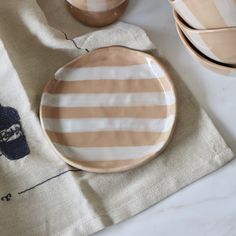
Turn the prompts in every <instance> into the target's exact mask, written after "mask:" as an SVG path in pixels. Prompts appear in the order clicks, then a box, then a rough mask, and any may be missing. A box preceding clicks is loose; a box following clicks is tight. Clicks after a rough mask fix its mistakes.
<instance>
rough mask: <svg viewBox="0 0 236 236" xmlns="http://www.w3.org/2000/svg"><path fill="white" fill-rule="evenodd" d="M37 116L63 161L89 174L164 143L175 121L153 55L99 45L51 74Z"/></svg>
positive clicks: (129, 161)
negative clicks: (53, 74) (51, 77)
mask: <svg viewBox="0 0 236 236" xmlns="http://www.w3.org/2000/svg"><path fill="white" fill-rule="evenodd" d="M40 117H41V123H42V126H43V128H44V130H45V131H46V134H47V136H48V137H49V139H50V140H51V142H52V143H53V145H54V147H55V148H56V150H57V151H58V152H59V153H60V156H61V157H62V158H63V159H64V161H65V162H67V163H69V164H70V165H72V166H74V167H77V168H81V169H84V170H87V171H93V172H116V171H123V170H127V169H130V168H133V167H136V166H138V165H141V164H143V163H144V162H146V161H148V160H150V159H152V158H154V157H155V156H156V154H157V153H159V152H160V151H162V150H163V148H164V147H165V146H166V145H167V143H168V141H169V139H170V137H171V134H172V131H173V128H174V124H175V119H176V97H175V91H174V87H173V84H172V82H171V80H170V78H169V77H168V76H167V74H166V73H165V71H164V69H163V68H162V66H161V65H160V64H159V63H158V61H157V60H156V59H155V58H153V57H152V56H150V55H148V54H146V53H143V52H138V51H134V50H131V49H127V48H124V47H117V46H114V47H108V48H102V49H97V50H94V51H92V52H90V53H88V54H86V55H84V56H81V57H79V58H77V59H75V60H74V61H72V62H70V63H69V64H67V65H65V66H64V67H62V68H60V69H59V70H58V71H57V72H56V74H55V77H54V78H53V79H51V80H50V81H49V83H48V84H47V86H46V88H45V90H44V92H43V95H42V100H41V108H40Z"/></svg>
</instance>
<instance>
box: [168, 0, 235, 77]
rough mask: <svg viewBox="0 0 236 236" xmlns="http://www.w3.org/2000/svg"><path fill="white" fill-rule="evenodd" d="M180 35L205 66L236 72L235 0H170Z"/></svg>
mask: <svg viewBox="0 0 236 236" xmlns="http://www.w3.org/2000/svg"><path fill="white" fill-rule="evenodd" d="M169 2H170V3H171V4H172V6H173V8H174V17H175V22H176V27H177V31H178V33H179V36H180V38H181V40H182V42H183V43H184V45H185V46H186V48H187V49H188V50H189V51H190V53H191V54H192V55H193V56H194V57H195V58H197V60H198V61H199V62H200V63H201V64H203V65H204V66H206V67H207V68H209V69H211V70H213V71H215V72H218V73H222V74H226V75H236V1H235V0H224V1H223V0H169Z"/></svg>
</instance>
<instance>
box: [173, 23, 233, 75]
mask: <svg viewBox="0 0 236 236" xmlns="http://www.w3.org/2000/svg"><path fill="white" fill-rule="evenodd" d="M176 28H177V31H178V34H179V36H180V39H181V41H182V42H183V44H184V45H185V47H186V48H187V49H188V51H189V52H190V54H191V55H192V56H193V57H194V58H196V59H197V60H198V61H199V62H200V63H201V64H202V65H203V66H205V67H206V68H207V69H209V70H212V71H214V72H216V73H219V74H223V75H229V76H236V67H233V66H229V65H224V64H222V63H218V62H216V61H213V60H211V59H210V58H207V57H206V56H204V55H203V54H202V53H201V52H200V51H198V49H197V48H195V47H194V45H192V44H191V42H190V41H189V40H188V39H187V37H186V36H185V35H184V33H183V32H182V31H181V28H180V27H179V26H178V24H176Z"/></svg>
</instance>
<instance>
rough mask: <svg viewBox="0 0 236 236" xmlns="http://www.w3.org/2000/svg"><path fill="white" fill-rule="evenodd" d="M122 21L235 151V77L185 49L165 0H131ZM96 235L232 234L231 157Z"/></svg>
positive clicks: (235, 200)
mask: <svg viewBox="0 0 236 236" xmlns="http://www.w3.org/2000/svg"><path fill="white" fill-rule="evenodd" d="M122 20H123V21H126V22H128V23H133V24H136V25H139V26H141V27H142V28H143V29H145V31H146V32H147V33H148V35H149V36H150V38H151V39H152V41H153V42H154V43H155V44H156V45H157V46H158V48H159V51H160V52H161V54H162V55H163V56H164V57H165V58H167V59H168V60H169V62H170V63H171V64H172V65H173V66H174V68H175V69H176V70H177V72H178V73H179V74H180V75H181V76H182V78H183V80H184V81H185V82H186V84H187V85H188V87H189V88H190V90H191V91H192V93H193V94H194V95H195V97H196V98H197V100H198V101H199V102H200V103H201V105H202V106H203V107H204V108H205V109H206V111H207V112H208V114H209V115H210V116H211V118H212V120H213V121H214V123H215V125H216V127H217V128H218V129H219V131H220V132H221V134H222V135H223V137H224V138H225V140H226V142H227V143H228V145H229V146H230V147H231V148H232V149H233V151H234V152H235V153H236V77H235V78H233V77H226V76H221V75H218V74H215V73H213V72H211V71H209V70H207V69H205V68H203V67H202V66H201V65H199V64H198V63H197V62H196V61H195V60H194V59H192V58H191V56H190V55H189V54H188V53H187V51H186V50H185V48H184V46H183V45H182V44H181V42H180V39H179V38H178V35H177V32H176V30H175V25H174V20H173V17H172V12H171V7H170V6H169V4H168V1H167V0H133V1H132V0H131V3H130V6H129V8H128V11H127V12H126V14H125V15H124V17H123V19H122ZM96 235H98V236H108V235H109V236H110V235H112V236H116V235H117V236H120V235H122V236H126V235H127V236H131V235H135V236H139V235H140V236H143V235H148V236H157V235H161V236H169V235H171V236H172V235H175V236H180V235H181V236H189V235H191V236H203V235H204V236H235V235H236V160H234V161H232V162H231V163H229V164H228V165H227V166H225V167H224V168H222V169H220V170H218V171H217V172H215V173H213V174H211V175H209V176H207V177H205V178H203V179H201V180H199V181H197V182H196V183H193V184H191V185H190V186H188V187H186V188H185V189H183V190H181V191H179V192H178V193H176V194H174V195H173V196H171V197H169V198H168V199H166V200H164V201H162V202H161V203H159V204H157V205H155V206H153V207H152V208H150V209H148V210H146V211H145V212H143V213H141V214H139V215H137V216H135V217H133V218H131V219H129V220H127V221H125V222H122V223H120V224H118V225H115V226H112V227H110V228H108V229H106V230H104V231H102V232H100V233H98V234H96Z"/></svg>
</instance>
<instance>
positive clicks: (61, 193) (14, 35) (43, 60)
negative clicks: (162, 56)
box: [0, 0, 233, 236]
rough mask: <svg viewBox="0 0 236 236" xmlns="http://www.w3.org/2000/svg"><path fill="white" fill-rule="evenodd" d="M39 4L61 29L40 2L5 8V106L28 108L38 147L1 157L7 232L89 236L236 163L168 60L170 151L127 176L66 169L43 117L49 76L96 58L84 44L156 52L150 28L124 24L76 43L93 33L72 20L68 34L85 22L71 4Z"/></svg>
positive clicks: (1, 83) (0, 228)
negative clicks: (172, 89) (173, 111)
mask: <svg viewBox="0 0 236 236" xmlns="http://www.w3.org/2000/svg"><path fill="white" fill-rule="evenodd" d="M48 2H50V4H49V3H48ZM38 3H39V4H40V6H41V7H42V9H44V12H46V14H48V22H49V23H50V24H51V26H53V27H55V28H52V27H51V26H49V25H48V23H47V20H46V18H45V16H44V13H43V11H42V10H41V8H40V7H39V5H38V4H37V2H36V1H35V0H21V1H19V0H11V1H9V0H2V1H1V7H0V39H1V42H0V103H1V104H2V105H3V106H11V107H14V108H16V109H17V110H18V112H19V114H20V117H21V121H22V125H23V128H24V131H25V135H26V138H27V141H28V144H29V147H30V150H31V154H30V155H29V156H28V157H27V158H23V159H21V160H18V161H9V160H7V159H6V158H5V157H4V156H1V158H0V183H1V184H0V198H2V199H1V200H0V235H4V236H6V235H10V236H12V235H24V236H27V235H34V236H36V235H63V236H64V235H88V234H91V233H93V232H96V231H98V230H101V229H103V228H104V227H106V226H108V225H112V224H115V223H117V222H120V221H122V220H125V219H127V218H128V217H131V216H133V215H135V214H137V213H139V212H140V211H143V210H144V209H146V208H148V207H150V206H152V205H153V204H156V203H158V202H159V201H161V200H162V199H164V198H166V197H168V196H169V195H171V194H173V193H175V192H176V191H178V190H180V189H181V188H183V187H185V186H186V185H188V184H190V183H192V182H193V181H196V180H197V179H199V178H201V177H203V176H205V175H207V174H209V173H211V172H212V171H215V170H217V169H218V168H220V167H222V166H223V165H224V164H225V163H227V162H228V161H230V160H231V159H232V158H233V153H232V151H231V150H230V148H228V147H227V145H226V144H225V142H224V140H223V139H222V138H221V136H220V134H219V133H218V132H217V130H216V128H215V127H214V126H213V124H212V122H211V121H210V119H209V118H208V116H207V115H206V113H205V112H204V111H203V110H202V109H201V108H200V107H199V105H198V104H197V103H196V101H195V100H194V98H193V97H192V95H191V94H190V92H189V91H188V89H187V88H186V87H185V85H184V84H183V82H182V81H181V79H180V78H179V77H178V75H177V74H175V73H174V72H173V69H172V68H171V67H170V66H169V65H168V63H167V62H165V64H166V66H167V67H168V69H169V70H170V74H171V76H172V78H173V81H174V84H175V86H176V90H177V95H178V102H179V111H178V121H177V126H176V131H175V134H174V136H173V139H172V141H171V143H170V145H169V146H168V148H167V149H166V150H165V151H164V152H163V153H162V154H161V155H160V156H159V157H158V158H156V159H155V160H153V161H151V162H150V163H148V164H146V165H145V166H142V167H139V168H137V169H134V170H131V171H127V172H124V173H118V174H92V173H86V172H72V171H69V172H66V173H65V171H66V170H69V169H72V168H71V167H69V166H68V165H66V164H65V163H64V162H63V161H62V160H61V159H60V158H59V157H58V156H57V155H56V154H55V153H54V152H53V150H52V149H51V147H50V144H49V143H48V142H47V139H46V138H45V137H44V135H43V133H42V130H41V127H40V123H39V119H38V109H39V102H40V95H41V93H42V90H43V87H44V85H45V84H46V82H47V80H48V79H49V78H50V77H52V76H53V74H54V72H55V71H56V70H57V69H58V68H59V67H60V66H62V65H64V64H65V63H66V62H68V61H70V60H71V59H73V58H75V57H76V56H79V55H81V53H86V51H85V50H79V49H78V48H77V47H81V48H83V49H85V48H87V49H89V50H91V49H94V48H97V47H102V46H108V45H113V44H117V45H125V46H128V47H131V48H135V49H139V50H150V49H153V48H154V46H153V45H152V43H151V42H150V40H149V39H148V37H147V35H146V34H145V32H144V31H143V30H141V29H140V28H138V27H136V26H132V25H128V24H124V23H118V24H116V25H113V26H111V27H109V28H107V29H104V30H99V31H97V32H94V33H92V34H88V35H85V36H82V37H77V38H75V39H74V42H73V41H72V40H66V39H65V37H68V38H72V37H74V36H75V35H76V32H77V34H78V32H79V34H81V33H82V32H81V31H80V29H82V31H83V32H85V31H87V30H88V28H86V27H81V25H80V24H79V23H74V24H73V25H74V27H75V28H74V27H73V25H70V24H69V25H70V26H68V31H66V29H67V28H66V27H65V26H66V23H65V22H67V21H68V22H67V23H69V22H75V21H74V20H73V19H72V18H71V17H70V16H69V15H68V13H66V11H65V9H64V5H63V3H62V2H60V1H58V0H52V1H46V0H44V1H43V0H42V1H40V0H39V1H38ZM47 3H48V8H47ZM52 6H53V7H55V9H56V11H53V10H52V9H51V8H50V7H52ZM56 14H58V15H56ZM56 16H57V17H56ZM56 18H58V21H57V20H56ZM80 27H81V28H80ZM56 28H57V29H56ZM62 31H64V32H65V33H66V35H64V33H62ZM75 44H76V45H77V47H75ZM46 180H47V181H46ZM44 181H45V182H44ZM24 190H26V191H25V192H24ZM7 199H8V201H7Z"/></svg>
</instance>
